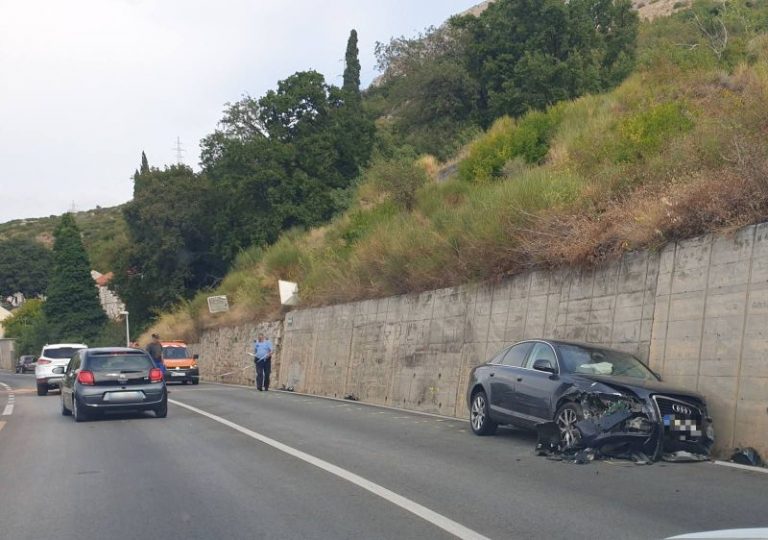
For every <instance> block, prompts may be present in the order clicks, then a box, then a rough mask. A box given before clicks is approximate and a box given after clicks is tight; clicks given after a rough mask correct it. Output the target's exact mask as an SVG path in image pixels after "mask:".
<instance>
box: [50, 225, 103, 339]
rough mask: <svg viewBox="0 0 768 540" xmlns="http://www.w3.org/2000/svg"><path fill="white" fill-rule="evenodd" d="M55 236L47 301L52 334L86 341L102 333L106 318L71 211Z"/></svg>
mask: <svg viewBox="0 0 768 540" xmlns="http://www.w3.org/2000/svg"><path fill="white" fill-rule="evenodd" d="M54 237H55V242H54V244H53V269H52V272H51V276H50V280H49V284H48V291H47V299H46V301H45V304H44V311H45V315H46V318H47V320H48V323H49V325H50V334H51V338H52V339H53V340H55V341H59V342H66V341H71V342H86V343H87V342H88V341H91V340H93V339H95V338H96V336H98V335H99V333H100V332H101V330H102V328H103V327H104V324H105V323H106V321H107V318H106V315H105V314H104V311H103V310H102V308H101V304H100V302H99V293H98V290H97V289H96V285H95V283H94V282H93V278H92V277H91V267H90V263H89V261H88V254H87V253H86V251H85V247H84V246H83V241H82V239H81V237H80V229H79V228H78V226H77V223H75V218H74V216H73V215H72V214H69V213H68V214H64V215H63V216H62V217H61V221H60V222H59V225H58V227H57V228H56V230H55V232H54Z"/></svg>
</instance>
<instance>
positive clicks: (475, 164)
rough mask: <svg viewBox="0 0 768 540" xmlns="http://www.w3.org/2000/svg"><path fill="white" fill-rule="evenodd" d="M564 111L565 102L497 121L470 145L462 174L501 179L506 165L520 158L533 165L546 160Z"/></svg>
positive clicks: (461, 165) (476, 178) (474, 178)
mask: <svg viewBox="0 0 768 540" xmlns="http://www.w3.org/2000/svg"><path fill="white" fill-rule="evenodd" d="M563 110H564V106H563V105H556V106H554V107H551V108H549V109H548V110H547V111H546V112H540V111H531V112H529V113H528V114H526V115H525V116H523V117H522V118H521V119H520V120H518V121H514V120H512V119H511V118H509V117H504V118H501V119H499V120H497V121H496V122H495V123H494V124H493V126H492V127H491V129H490V130H488V132H487V133H486V134H485V135H483V136H481V137H480V138H479V139H477V140H476V141H475V142H474V143H472V144H471V145H470V147H469V155H468V156H467V157H466V158H465V159H464V160H462V161H461V163H459V177H460V178H461V179H462V180H465V181H477V182H487V181H489V180H492V179H494V178H499V177H501V176H502V172H503V169H504V165H505V164H506V163H507V162H508V161H510V160H513V159H514V158H516V157H519V158H522V159H523V160H524V161H525V162H526V163H529V164H540V163H542V162H543V161H544V158H546V156H547V152H548V151H549V141H550V139H551V138H552V135H553V134H554V133H555V130H556V128H557V126H558V124H559V123H560V120H561V119H562V113H563Z"/></svg>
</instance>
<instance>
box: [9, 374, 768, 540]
mask: <svg viewBox="0 0 768 540" xmlns="http://www.w3.org/2000/svg"><path fill="white" fill-rule="evenodd" d="M0 382H3V383H6V384H7V385H9V386H10V388H11V389H12V390H11V391H12V392H13V395H14V400H12V401H11V404H12V409H13V410H12V412H11V413H10V414H6V415H4V416H0V538H2V539H9V540H15V539H20V540H21V539H30V540H31V539H35V540H38V539H49V538H51V539H52V538H65V539H76V538H77V539H94V540H102V539H109V540H118V539H126V540H127V539H131V540H133V539H135V538H163V539H182V538H183V539H193V538H200V539H209V538H232V539H240V538H243V539H246V538H247V539H254V538H302V539H311V538H334V539H335V538H350V539H351V538H355V539H358V538H366V539H367V538H398V539H403V538H420V539H421V538H451V537H453V536H454V535H455V534H463V535H465V537H472V535H477V537H483V536H485V537H488V538H526V539H528V538H547V539H554V538H569V539H573V538H664V537H667V536H671V535H674V534H682V533H685V532H693V531H701V530H707V529H727V528H743V527H759V526H763V527H765V526H768V497H766V493H768V474H761V473H755V472H749V471H742V470H735V469H730V468H726V467H721V466H717V465H713V464H710V463H701V464H666V463H658V464H655V465H651V466H637V465H634V464H631V463H627V462H620V461H616V462H595V463H591V464H589V465H570V464H564V463H560V462H552V461H548V460H547V459H545V458H540V457H536V456H534V455H533V446H534V443H535V438H534V437H533V436H532V435H530V434H527V433H523V432H520V431H515V430H500V432H499V434H498V435H497V436H496V437H491V438H480V437H475V436H474V435H472V434H471V433H470V431H469V428H468V425H467V424H466V423H465V422H461V421H454V420H446V419H441V418H436V417H429V416H422V415H418V414H413V413H407V412H401V411H395V410H387V409H381V408H376V407H371V406H366V405H363V404H360V403H352V402H337V401H330V400H324V399H318V398H310V397H304V396H300V395H296V394H288V393H281V392H268V393H267V392H256V391H255V390H254V389H248V388H239V387H225V386H220V385H207V384H200V385H199V386H172V387H171V395H170V397H171V399H172V400H173V401H175V402H176V403H172V404H171V406H170V410H169V413H168V418H165V419H156V418H153V416H152V413H146V414H144V415H142V416H136V415H120V416H108V417H107V418H105V419H101V420H94V421H90V422H86V423H81V424H76V423H75V422H74V421H73V420H72V418H71V417H63V416H61V414H60V398H59V395H58V393H52V394H49V395H48V396H46V397H38V396H37V395H35V393H34V387H33V382H34V381H33V376H32V375H14V374H9V373H0ZM9 395H10V392H9V391H8V390H6V389H4V388H3V387H2V386H0V413H2V412H8V407H7V406H6V405H7V404H8V397H9ZM181 404H184V405H187V406H188V407H192V408H194V409H196V410H190V409H189V408H188V407H184V406H182V405H181ZM203 413H204V414H203Z"/></svg>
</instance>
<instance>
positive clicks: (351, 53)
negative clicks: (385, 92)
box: [342, 29, 360, 100]
mask: <svg viewBox="0 0 768 540" xmlns="http://www.w3.org/2000/svg"><path fill="white" fill-rule="evenodd" d="M359 53H360V51H359V50H358V48H357V30H355V29H352V31H351V32H350V33H349V39H348V40H347V52H346V54H345V55H344V63H345V65H344V84H343V86H342V90H344V93H345V94H346V95H345V97H346V98H347V99H356V100H359V99H360V59H359V58H358V55H359Z"/></svg>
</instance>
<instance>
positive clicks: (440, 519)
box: [168, 399, 489, 540]
mask: <svg viewBox="0 0 768 540" xmlns="http://www.w3.org/2000/svg"><path fill="white" fill-rule="evenodd" d="M168 402H169V403H173V404H174V405H178V406H179V407H184V408H185V409H188V410H190V411H192V412H194V413H197V414H200V415H202V416H205V417H207V418H210V419H211V420H215V421H216V422H219V423H220V424H223V425H225V426H227V427H230V428H232V429H234V430H235V431H239V432H240V433H242V434H243V435H247V436H249V437H251V438H252V439H256V440H257V441H259V442H261V443H264V444H266V445H268V446H271V447H272V448H275V449H277V450H280V451H281V452H284V453H286V454H288V455H289V456H293V457H295V458H297V459H300V460H302V461H304V462H306V463H309V464H310V465H314V466H315V467H317V468H319V469H322V470H324V471H326V472H329V473H331V474H333V475H335V476H338V477H339V478H341V479H343V480H346V481H347V482H350V483H352V484H355V485H356V486H358V487H361V488H363V489H364V490H366V491H369V492H370V493H373V494H374V495H377V496H379V497H381V498H382V499H384V500H386V501H389V502H391V503H392V504H394V505H396V506H399V507H400V508H402V509H403V510H406V511H408V512H411V513H412V514H414V515H416V516H418V517H420V518H421V519H423V520H425V521H427V522H429V523H431V524H433V525H435V526H437V527H439V528H441V529H443V530H444V531H446V532H448V533H450V534H452V535H454V536H455V537H457V538H462V539H471V540H489V539H488V537H486V536H483V535H482V534H480V533H478V532H475V531H473V530H472V529H469V528H467V527H465V526H464V525H462V524H461V523H457V522H455V521H453V520H452V519H449V518H447V517H445V516H443V515H442V514H438V513H437V512H435V511H433V510H430V509H429V508H427V507H426V506H422V505H420V504H419V503H417V502H415V501H412V500H411V499H408V498H406V497H403V496H402V495H398V494H397V493H395V492H394V491H390V490H388V489H387V488H385V487H383V486H380V485H379V484H375V483H374V482H371V481H370V480H366V479H365V478H363V477H362V476H359V475H357V474H355V473H353V472H350V471H348V470H346V469H342V468H341V467H338V466H336V465H334V464H333V463H329V462H327V461H324V460H322V459H320V458H316V457H315V456H312V455H310V454H307V453H306V452H302V451H301V450H296V449H295V448H293V447H291V446H288V445H286V444H283V443H281V442H279V441H276V440H275V439H271V438H269V437H267V436H265V435H262V434H260V433H256V432H255V431H251V430H250V429H248V428H245V427H243V426H240V425H238V424H235V423H234V422H230V421H229V420H226V419H224V418H221V417H220V416H216V415H215V414H211V413H209V412H206V411H204V410H202V409H198V408H197V407H192V406H191V405H187V404H186V403H181V402H180V401H176V400H175V399H169V400H168Z"/></svg>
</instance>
